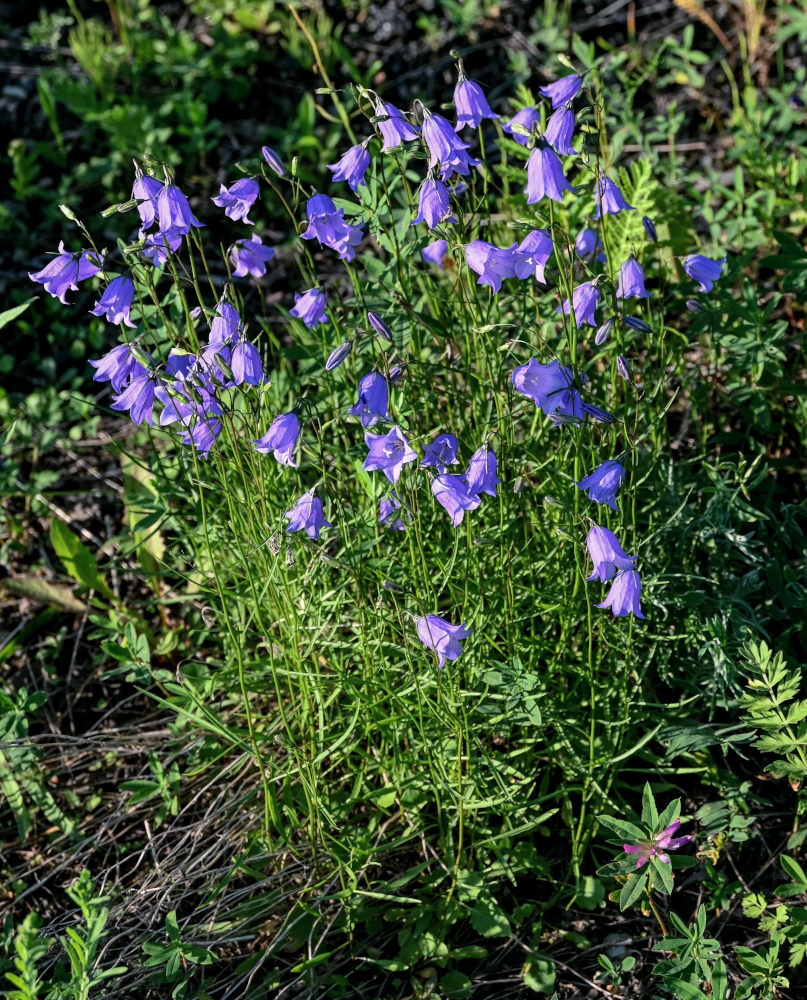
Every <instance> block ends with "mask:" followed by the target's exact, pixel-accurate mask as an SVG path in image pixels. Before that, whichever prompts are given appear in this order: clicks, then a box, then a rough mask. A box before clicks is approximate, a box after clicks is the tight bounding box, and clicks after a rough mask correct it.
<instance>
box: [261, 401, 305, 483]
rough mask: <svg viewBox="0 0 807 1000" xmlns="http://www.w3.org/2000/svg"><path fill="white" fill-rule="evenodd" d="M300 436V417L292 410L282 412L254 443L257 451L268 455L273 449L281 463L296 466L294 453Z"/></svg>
mask: <svg viewBox="0 0 807 1000" xmlns="http://www.w3.org/2000/svg"><path fill="white" fill-rule="evenodd" d="M299 436H300V418H299V417H298V416H297V414H296V413H295V412H294V411H293V410H292V411H291V412H289V413H281V414H280V416H279V417H275V419H274V420H273V421H272V423H271V424H270V426H269V430H268V431H267V432H266V433H265V434H264V435H263V437H260V438H258V440H257V441H253V442H252V443H253V444H254V445H255V451H259V452H261V454H263V455H268V454H269V452H270V451H271V452H272V453H273V454H274V456H275V458H276V459H277V461H278V462H280V464H281V465H290V466H291V467H292V468H293V469H294V468H296V467H297V466H296V464H295V462H294V459H293V458H292V454H293V452H294V447H295V445H296V444H297V439H298V438H299Z"/></svg>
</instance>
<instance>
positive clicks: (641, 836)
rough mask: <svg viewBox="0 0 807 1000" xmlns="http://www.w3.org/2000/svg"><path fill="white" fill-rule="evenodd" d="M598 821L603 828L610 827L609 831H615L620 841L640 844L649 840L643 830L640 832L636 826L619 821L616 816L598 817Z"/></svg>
mask: <svg viewBox="0 0 807 1000" xmlns="http://www.w3.org/2000/svg"><path fill="white" fill-rule="evenodd" d="M597 819H598V820H599V821H600V823H601V824H602V825H603V826H605V827H608V829H609V830H613V831H614V833H615V834H616V835H617V836H618V837H619V838H620V840H623V841H626V842H629V843H638V842H639V841H642V840H647V834H646V833H645V832H644V831H643V830H640V829H639V827H638V826H634V825H633V823H628V822H626V821H625V820H623V819H617V818H616V816H598V817H597Z"/></svg>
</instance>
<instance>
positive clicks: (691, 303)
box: [684, 299, 706, 313]
mask: <svg viewBox="0 0 807 1000" xmlns="http://www.w3.org/2000/svg"><path fill="white" fill-rule="evenodd" d="M684 305H685V306H686V307H687V309H689V311H690V312H693V313H705V312H706V307H705V306H704V305H703V303H702V302H698V300H697V299H687V300H686V302H685V303H684Z"/></svg>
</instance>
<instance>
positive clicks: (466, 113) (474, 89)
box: [454, 73, 501, 132]
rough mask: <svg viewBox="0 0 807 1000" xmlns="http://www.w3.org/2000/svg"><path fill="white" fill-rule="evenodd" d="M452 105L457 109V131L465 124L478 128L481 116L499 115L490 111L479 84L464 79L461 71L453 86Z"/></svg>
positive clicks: (491, 116)
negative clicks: (455, 84)
mask: <svg viewBox="0 0 807 1000" xmlns="http://www.w3.org/2000/svg"><path fill="white" fill-rule="evenodd" d="M454 107H455V108H456V109H457V125H456V131H457V132H459V131H460V129H461V128H463V127H464V126H465V125H472V126H473V127H474V128H478V127H479V126H480V125H481V124H482V119H483V118H500V117H501V115H497V114H495V113H494V112H493V111H491V109H490V105H489V104H488V102H487V98H486V97H485V95H484V93H483V91H482V88H481V87H480V86H479V84H478V83H474V81H473V80H468V79H466V78H465V76H464V74H463V73H460V79H459V81H458V82H457V86H456V87H455V88H454Z"/></svg>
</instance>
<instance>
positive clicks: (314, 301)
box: [289, 288, 329, 327]
mask: <svg viewBox="0 0 807 1000" xmlns="http://www.w3.org/2000/svg"><path fill="white" fill-rule="evenodd" d="M327 302H328V294H327V292H323V290H322V289H321V288H309V289H308V291H307V292H303V294H302V295H300V293H299V292H295V293H294V305H293V306H292V308H291V309H289V314H290V315H291V316H296V317H297V319H301V320H302V321H303V323H305V325H306V326H307V327H314V326H316V325H317V323H327V322H329V320H328V317H327V316H326V315H325V306H326V304H327Z"/></svg>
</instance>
